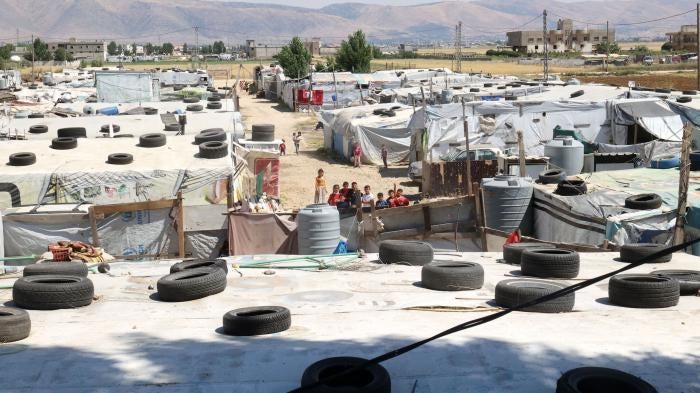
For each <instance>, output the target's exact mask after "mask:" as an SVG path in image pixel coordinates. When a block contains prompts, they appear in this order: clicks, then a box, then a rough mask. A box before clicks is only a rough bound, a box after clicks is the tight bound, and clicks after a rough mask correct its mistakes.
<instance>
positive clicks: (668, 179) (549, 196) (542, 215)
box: [533, 168, 700, 255]
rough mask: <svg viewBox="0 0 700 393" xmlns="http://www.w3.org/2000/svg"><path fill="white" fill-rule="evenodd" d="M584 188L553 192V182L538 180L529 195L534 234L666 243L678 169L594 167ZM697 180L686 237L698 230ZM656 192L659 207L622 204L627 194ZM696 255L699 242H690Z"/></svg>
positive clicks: (580, 240) (545, 237) (569, 240)
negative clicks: (572, 192)
mask: <svg viewBox="0 0 700 393" xmlns="http://www.w3.org/2000/svg"><path fill="white" fill-rule="evenodd" d="M584 178H585V180H586V183H587V186H588V193H586V194H585V195H579V196H561V195H557V194H554V190H555V189H556V185H539V184H538V185H536V186H535V192H534V197H533V203H534V209H533V211H534V222H535V237H537V238H538V239H541V240H546V241H554V242H564V243H579V244H581V243H583V244H589V245H600V244H602V243H603V241H605V240H608V241H610V242H613V243H615V244H617V245H623V244H628V243H662V244H664V243H668V242H669V241H670V239H671V237H672V234H673V230H672V228H673V226H674V225H675V215H676V207H677V205H678V179H679V174H678V170H677V169H651V168H637V169H628V170H619V171H604V172H594V173H591V174H586V175H585V177H584ZM698 187H700V182H698V181H697V180H695V179H693V178H691V179H690V190H691V191H690V192H689V193H688V215H687V217H686V226H685V228H686V237H689V236H690V237H692V236H697V234H698V233H700V232H699V231H700V192H697V191H694V190H695V189H697V188H698ZM647 193H656V194H658V195H659V196H660V197H661V200H662V202H663V203H662V206H661V207H660V208H658V209H651V210H635V209H629V208H626V207H625V199H626V198H628V197H630V196H632V195H638V194H647ZM693 254H695V255H700V247H693Z"/></svg>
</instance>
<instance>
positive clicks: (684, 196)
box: [673, 123, 693, 245]
mask: <svg viewBox="0 0 700 393" xmlns="http://www.w3.org/2000/svg"><path fill="white" fill-rule="evenodd" d="M692 136H693V126H692V125H691V124H690V123H687V124H686V125H685V128H683V144H682V146H681V165H680V171H679V172H680V173H679V179H678V208H677V209H676V226H675V228H674V231H673V243H674V244H675V245H679V244H681V243H683V242H684V241H685V231H684V225H685V216H686V213H687V212H686V207H687V202H688V182H689V177H690V139H691V137H692Z"/></svg>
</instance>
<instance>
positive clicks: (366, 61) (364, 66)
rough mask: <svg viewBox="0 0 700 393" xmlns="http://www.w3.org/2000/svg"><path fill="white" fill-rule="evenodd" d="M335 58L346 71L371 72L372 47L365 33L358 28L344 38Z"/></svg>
mask: <svg viewBox="0 0 700 393" xmlns="http://www.w3.org/2000/svg"><path fill="white" fill-rule="evenodd" d="M335 60H336V62H337V63H338V66H339V67H340V68H342V69H344V70H345V71H351V72H370V61H371V60H372V47H371V46H370V45H369V44H367V39H366V38H365V33H363V32H362V30H358V31H356V32H354V33H353V34H351V35H349V36H348V39H347V41H345V40H343V42H341V43H340V49H339V50H338V54H337V55H336V59H335Z"/></svg>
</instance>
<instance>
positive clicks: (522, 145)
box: [518, 130, 527, 177]
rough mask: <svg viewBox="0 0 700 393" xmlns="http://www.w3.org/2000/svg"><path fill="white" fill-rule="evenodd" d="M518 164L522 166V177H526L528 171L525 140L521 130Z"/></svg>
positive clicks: (519, 131) (519, 134)
mask: <svg viewBox="0 0 700 393" xmlns="http://www.w3.org/2000/svg"><path fill="white" fill-rule="evenodd" d="M518 166H519V167H520V177H525V175H526V173H527V172H526V171H525V168H526V164H525V141H524V140H523V132H522V131H521V130H518Z"/></svg>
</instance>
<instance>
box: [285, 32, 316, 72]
mask: <svg viewBox="0 0 700 393" xmlns="http://www.w3.org/2000/svg"><path fill="white" fill-rule="evenodd" d="M277 61H279V63H280V66H282V69H284V75H285V76H288V77H290V78H295V79H298V78H303V77H305V76H306V75H308V74H309V64H311V53H310V52H309V50H308V49H306V46H305V45H304V43H303V42H302V41H301V38H299V37H294V38H292V40H291V41H290V42H289V44H287V45H285V46H283V47H282V49H281V50H280V53H279V54H277Z"/></svg>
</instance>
